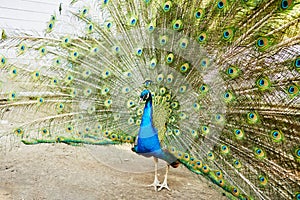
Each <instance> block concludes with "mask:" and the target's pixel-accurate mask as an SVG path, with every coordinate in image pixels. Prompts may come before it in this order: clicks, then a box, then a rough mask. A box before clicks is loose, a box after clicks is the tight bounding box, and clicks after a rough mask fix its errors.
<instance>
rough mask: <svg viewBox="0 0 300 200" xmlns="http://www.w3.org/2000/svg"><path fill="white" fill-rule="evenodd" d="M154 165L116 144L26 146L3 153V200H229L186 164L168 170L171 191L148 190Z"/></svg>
mask: <svg viewBox="0 0 300 200" xmlns="http://www.w3.org/2000/svg"><path fill="white" fill-rule="evenodd" d="M160 163H161V164H160V169H159V179H160V181H163V178H164V172H165V169H164V168H163V167H164V164H163V163H162V162H160ZM153 167H154V164H153V160H152V159H151V158H148V159H147V158H143V157H142V156H138V155H136V154H135V153H133V152H130V151H127V150H123V149H119V148H116V147H114V146H110V147H108V146H105V147H95V146H92V147H91V146H88V147H74V146H68V145H65V144H42V145H34V146H26V145H23V144H22V145H20V146H19V147H17V148H14V149H13V150H10V151H9V152H7V153H6V154H5V155H2V154H1V155H0V200H8V199H16V200H19V199H20V200H21V199H26V200H27V199H30V200H31V199H32V200H40V199H50V200H52V199H53V200H54V199H55V200H56V199H57V200H60V199H71V200H77V199H78V200H81V199H85V200H89V199H91V200H93V199H193V198H196V199H224V200H225V199H227V198H226V197H224V196H223V195H222V192H220V190H218V189H216V186H214V185H213V184H210V183H208V182H207V181H206V180H204V179H203V178H201V179H199V178H198V176H196V175H195V174H193V173H191V172H190V171H188V170H187V169H186V168H185V167H183V166H181V167H179V168H177V169H171V170H170V172H169V179H168V183H169V187H170V188H171V191H167V190H162V191H160V192H155V191H154V189H153V188H152V187H147V184H150V183H152V181H153Z"/></svg>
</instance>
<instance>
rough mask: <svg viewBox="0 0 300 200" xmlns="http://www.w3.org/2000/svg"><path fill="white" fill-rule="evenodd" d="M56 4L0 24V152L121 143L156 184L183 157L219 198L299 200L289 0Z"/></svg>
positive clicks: (296, 13) (298, 102)
mask: <svg viewBox="0 0 300 200" xmlns="http://www.w3.org/2000/svg"><path fill="white" fill-rule="evenodd" d="M64 5H65V4H64ZM57 8H58V9H57V10H56V11H57V12H58V13H57V14H56V12H55V11H54V14H53V15H51V16H50V18H49V21H48V22H47V23H45V24H46V25H45V31H43V32H35V31H22V29H17V28H15V29H7V30H6V29H2V36H1V43H0V47H1V48H0V49H1V51H0V53H1V55H0V60H1V61H0V71H1V73H0V81H1V82H0V89H1V93H0V110H1V124H0V127H1V129H0V141H1V143H0V144H1V150H2V151H5V150H7V149H10V148H12V147H14V145H13V144H14V143H16V142H18V141H22V142H23V143H24V144H28V145H34V144H41V143H65V144H69V145H80V146H90V145H130V146H131V149H132V151H133V152H135V153H138V154H139V155H141V156H145V157H154V162H155V177H154V182H153V184H151V187H153V186H154V189H155V190H162V189H164V188H165V189H169V186H168V184H167V175H168V171H169V166H172V167H175V168H176V167H178V166H179V165H183V166H185V167H186V168H187V169H188V170H190V171H191V172H193V173H196V174H198V175H199V176H201V177H204V178H206V179H207V180H208V181H210V182H211V183H213V184H215V185H216V186H217V187H218V188H220V190H222V191H223V192H224V193H225V194H226V196H227V197H228V198H230V199H241V200H246V199H272V200H273V199H294V200H299V199H300V0H169V1H168V0H73V1H72V2H70V4H69V5H68V6H63V7H62V4H59V5H58V6H57ZM158 159H161V160H164V161H166V162H167V167H166V174H165V179H164V181H163V183H162V184H161V183H160V182H159V180H158V178H157V162H158Z"/></svg>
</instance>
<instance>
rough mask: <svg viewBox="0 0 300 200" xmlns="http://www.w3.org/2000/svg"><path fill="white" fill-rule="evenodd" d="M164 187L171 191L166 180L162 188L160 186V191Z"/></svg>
mask: <svg viewBox="0 0 300 200" xmlns="http://www.w3.org/2000/svg"><path fill="white" fill-rule="evenodd" d="M163 188H166V189H167V190H169V191H170V188H169V186H168V183H167V182H166V181H164V182H163V183H162V184H161V185H160V188H158V190H157V191H158V192H159V191H161V190H162V189H163Z"/></svg>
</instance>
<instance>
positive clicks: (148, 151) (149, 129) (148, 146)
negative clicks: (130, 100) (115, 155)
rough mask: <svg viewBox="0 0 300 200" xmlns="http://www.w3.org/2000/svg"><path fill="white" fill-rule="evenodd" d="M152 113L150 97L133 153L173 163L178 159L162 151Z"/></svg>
mask: <svg viewBox="0 0 300 200" xmlns="http://www.w3.org/2000/svg"><path fill="white" fill-rule="evenodd" d="M152 112H153V109H152V98H151V95H150V97H149V99H148V100H147V101H146V104H145V107H144V113H143V116H142V122H141V125H140V130H139V134H138V140H137V144H136V145H135V146H134V148H133V151H135V152H136V153H138V154H141V155H143V156H146V157H150V156H154V157H157V158H160V159H162V160H165V161H167V162H168V163H173V162H175V161H176V160H177V159H176V158H175V157H174V156H173V155H172V154H170V153H169V152H167V151H163V150H162V149H161V146H160V141H159V138H158V131H157V129H156V128H155V127H154V126H153V120H152Z"/></svg>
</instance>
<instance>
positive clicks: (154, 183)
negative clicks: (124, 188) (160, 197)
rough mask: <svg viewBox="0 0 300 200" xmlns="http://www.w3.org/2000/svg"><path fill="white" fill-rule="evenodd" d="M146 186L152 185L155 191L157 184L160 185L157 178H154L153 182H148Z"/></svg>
mask: <svg viewBox="0 0 300 200" xmlns="http://www.w3.org/2000/svg"><path fill="white" fill-rule="evenodd" d="M148 186H150V187H154V190H155V191H157V187H159V186H161V185H160V182H159V180H158V179H157V178H155V179H154V181H153V183H152V184H150V185H148ZM158 191H160V190H158Z"/></svg>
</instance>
